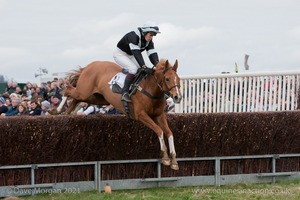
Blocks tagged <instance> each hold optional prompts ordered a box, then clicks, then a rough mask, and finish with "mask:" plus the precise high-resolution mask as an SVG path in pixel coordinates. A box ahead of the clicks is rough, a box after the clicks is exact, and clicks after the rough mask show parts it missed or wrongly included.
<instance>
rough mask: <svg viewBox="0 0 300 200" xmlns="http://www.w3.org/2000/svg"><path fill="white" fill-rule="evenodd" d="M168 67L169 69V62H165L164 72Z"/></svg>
mask: <svg viewBox="0 0 300 200" xmlns="http://www.w3.org/2000/svg"><path fill="white" fill-rule="evenodd" d="M168 67H169V60H166V64H165V68H164V70H165V69H167V68H168Z"/></svg>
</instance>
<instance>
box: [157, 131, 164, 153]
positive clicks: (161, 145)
mask: <svg viewBox="0 0 300 200" xmlns="http://www.w3.org/2000/svg"><path fill="white" fill-rule="evenodd" d="M158 139H159V143H160V149H161V150H162V151H165V150H166V144H165V141H164V134H161V136H158Z"/></svg>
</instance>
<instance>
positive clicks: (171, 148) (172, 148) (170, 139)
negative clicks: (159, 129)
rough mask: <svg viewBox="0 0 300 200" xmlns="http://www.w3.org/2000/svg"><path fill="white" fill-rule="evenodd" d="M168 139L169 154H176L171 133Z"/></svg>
mask: <svg viewBox="0 0 300 200" xmlns="http://www.w3.org/2000/svg"><path fill="white" fill-rule="evenodd" d="M168 141H169V148H170V154H175V155H176V152H175V145H174V137H173V135H171V136H170V137H169V138H168Z"/></svg>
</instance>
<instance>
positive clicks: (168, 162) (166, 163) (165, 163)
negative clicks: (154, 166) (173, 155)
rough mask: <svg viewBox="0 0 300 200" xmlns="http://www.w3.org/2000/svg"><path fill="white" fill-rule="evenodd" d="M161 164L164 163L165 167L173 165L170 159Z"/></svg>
mask: <svg viewBox="0 0 300 200" xmlns="http://www.w3.org/2000/svg"><path fill="white" fill-rule="evenodd" d="M161 162H162V164H163V165H166V166H170V165H171V161H170V159H162V160H161Z"/></svg>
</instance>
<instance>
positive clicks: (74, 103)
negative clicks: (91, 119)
mask: <svg viewBox="0 0 300 200" xmlns="http://www.w3.org/2000/svg"><path fill="white" fill-rule="evenodd" d="M78 103H79V101H77V100H76V99H72V102H71V104H70V105H69V106H68V108H67V110H66V112H65V114H67V115H69V114H70V113H71V112H72V111H73V110H74V109H75V108H76V106H77V104H78Z"/></svg>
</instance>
